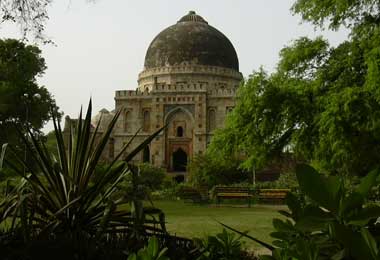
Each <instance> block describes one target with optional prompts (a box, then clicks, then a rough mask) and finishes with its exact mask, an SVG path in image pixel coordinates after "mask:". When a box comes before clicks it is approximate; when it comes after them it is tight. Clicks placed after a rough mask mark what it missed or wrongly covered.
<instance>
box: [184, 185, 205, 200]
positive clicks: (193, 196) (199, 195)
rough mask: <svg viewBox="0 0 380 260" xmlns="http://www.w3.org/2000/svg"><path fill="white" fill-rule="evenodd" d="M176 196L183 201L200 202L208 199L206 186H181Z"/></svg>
mask: <svg viewBox="0 0 380 260" xmlns="http://www.w3.org/2000/svg"><path fill="white" fill-rule="evenodd" d="M178 196H179V197H180V198H181V199H182V200H184V201H185V202H187V201H192V202H194V203H202V202H207V201H208V190H207V188H193V187H182V188H181V189H180V190H179V193H178Z"/></svg>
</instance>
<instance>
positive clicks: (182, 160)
mask: <svg viewBox="0 0 380 260" xmlns="http://www.w3.org/2000/svg"><path fill="white" fill-rule="evenodd" d="M186 166H187V153H186V152H185V151H184V150H182V149H181V148H178V150H177V151H175V152H174V153H173V171H175V172H186Z"/></svg>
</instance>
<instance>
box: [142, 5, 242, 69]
mask: <svg viewBox="0 0 380 260" xmlns="http://www.w3.org/2000/svg"><path fill="white" fill-rule="evenodd" d="M189 64H194V65H206V66H217V67H223V68H229V69H233V70H236V71H239V61H238V57H237V54H236V51H235V49H234V47H233V45H232V43H231V42H230V41H229V39H228V38H227V37H226V36H225V35H224V34H223V33H221V32H220V31H218V30H217V29H215V28H214V27H212V26H210V25H209V24H208V23H207V22H206V21H205V20H204V19H203V18H202V17H201V16H199V15H197V14H196V13H195V12H193V11H191V12H189V14H187V15H185V16H184V17H182V18H181V19H180V20H179V21H178V22H177V23H176V24H175V25H172V26H170V27H168V28H166V29H165V30H163V31H162V32H161V33H159V34H158V35H157V36H156V38H154V40H153V41H152V43H151V44H150V46H149V48H148V51H147V53H146V56H145V64H144V66H145V69H151V68H157V67H165V66H176V65H189Z"/></svg>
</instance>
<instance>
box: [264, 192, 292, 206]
mask: <svg viewBox="0 0 380 260" xmlns="http://www.w3.org/2000/svg"><path fill="white" fill-rule="evenodd" d="M289 192H290V189H259V190H258V193H257V197H258V199H259V201H260V202H271V203H273V202H274V203H284V200H285V197H286V195H287V194H288V193H289Z"/></svg>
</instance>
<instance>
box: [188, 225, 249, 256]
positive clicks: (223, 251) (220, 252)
mask: <svg viewBox="0 0 380 260" xmlns="http://www.w3.org/2000/svg"><path fill="white" fill-rule="evenodd" d="M240 239H241V236H239V237H237V236H236V235H235V234H234V233H230V232H227V230H225V229H223V231H222V232H221V233H219V234H216V235H215V236H208V237H207V238H205V239H197V238H196V239H194V241H195V243H196V244H197V246H198V248H199V250H200V251H201V252H203V253H202V255H201V256H200V257H199V258H198V260H238V259H239V260H240V259H243V258H242V255H243V254H242V253H243V252H242V251H243V249H242V242H241V241H240Z"/></svg>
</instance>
